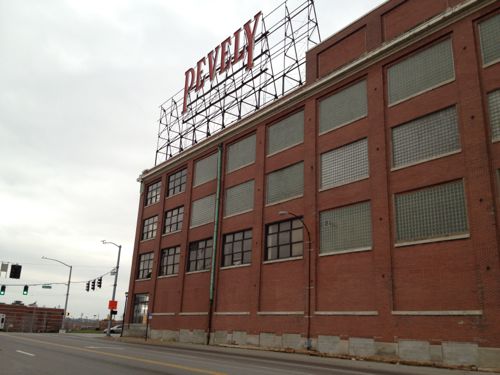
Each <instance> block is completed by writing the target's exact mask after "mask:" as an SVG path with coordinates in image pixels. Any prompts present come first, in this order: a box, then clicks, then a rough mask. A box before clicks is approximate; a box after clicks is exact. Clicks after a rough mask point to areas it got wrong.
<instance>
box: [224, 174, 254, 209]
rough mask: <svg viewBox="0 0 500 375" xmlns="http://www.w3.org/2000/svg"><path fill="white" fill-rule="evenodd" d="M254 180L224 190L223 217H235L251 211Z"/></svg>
mask: <svg viewBox="0 0 500 375" xmlns="http://www.w3.org/2000/svg"><path fill="white" fill-rule="evenodd" d="M254 185H255V183H254V180H250V181H247V182H244V183H242V184H239V185H236V186H232V187H230V188H228V189H227V190H226V203H225V204H224V216H231V215H236V214H238V213H241V212H246V211H250V210H253V189H254Z"/></svg>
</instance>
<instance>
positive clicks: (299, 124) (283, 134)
mask: <svg viewBox="0 0 500 375" xmlns="http://www.w3.org/2000/svg"><path fill="white" fill-rule="evenodd" d="M303 141H304V111H301V112H298V113H296V114H294V115H291V116H288V117H287V118H285V119H283V120H281V121H279V122H277V123H276V124H274V125H271V126H269V127H268V128H267V155H270V154H274V153H276V152H278V151H281V150H284V149H285V148H288V147H291V146H293V145H296V144H299V143H302V142H303Z"/></svg>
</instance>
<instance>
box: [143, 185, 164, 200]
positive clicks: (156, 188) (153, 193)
mask: <svg viewBox="0 0 500 375" xmlns="http://www.w3.org/2000/svg"><path fill="white" fill-rule="evenodd" d="M160 192H161V181H158V182H155V183H154V184H151V185H149V186H148V188H147V193H146V202H145V205H146V206H149V205H150V204H153V203H156V202H158V201H159V200H160Z"/></svg>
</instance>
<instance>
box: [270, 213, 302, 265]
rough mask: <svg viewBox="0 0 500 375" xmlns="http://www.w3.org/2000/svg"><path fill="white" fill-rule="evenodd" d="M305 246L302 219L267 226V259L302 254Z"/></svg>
mask: <svg viewBox="0 0 500 375" xmlns="http://www.w3.org/2000/svg"><path fill="white" fill-rule="evenodd" d="M303 248H304V243H303V229H302V221H300V220H299V219H293V220H286V221H282V222H280V223H273V224H268V225H267V226H266V254H265V259H266V260H275V259H285V258H291V257H298V256H302V252H303Z"/></svg>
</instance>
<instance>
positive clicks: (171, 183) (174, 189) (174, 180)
mask: <svg viewBox="0 0 500 375" xmlns="http://www.w3.org/2000/svg"><path fill="white" fill-rule="evenodd" d="M186 179H187V169H186V168H184V169H182V170H180V171H178V172H175V173H174V174H171V175H170V176H168V192H167V196H168V197H170V196H172V195H175V194H178V193H182V192H183V191H185V190H186Z"/></svg>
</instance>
